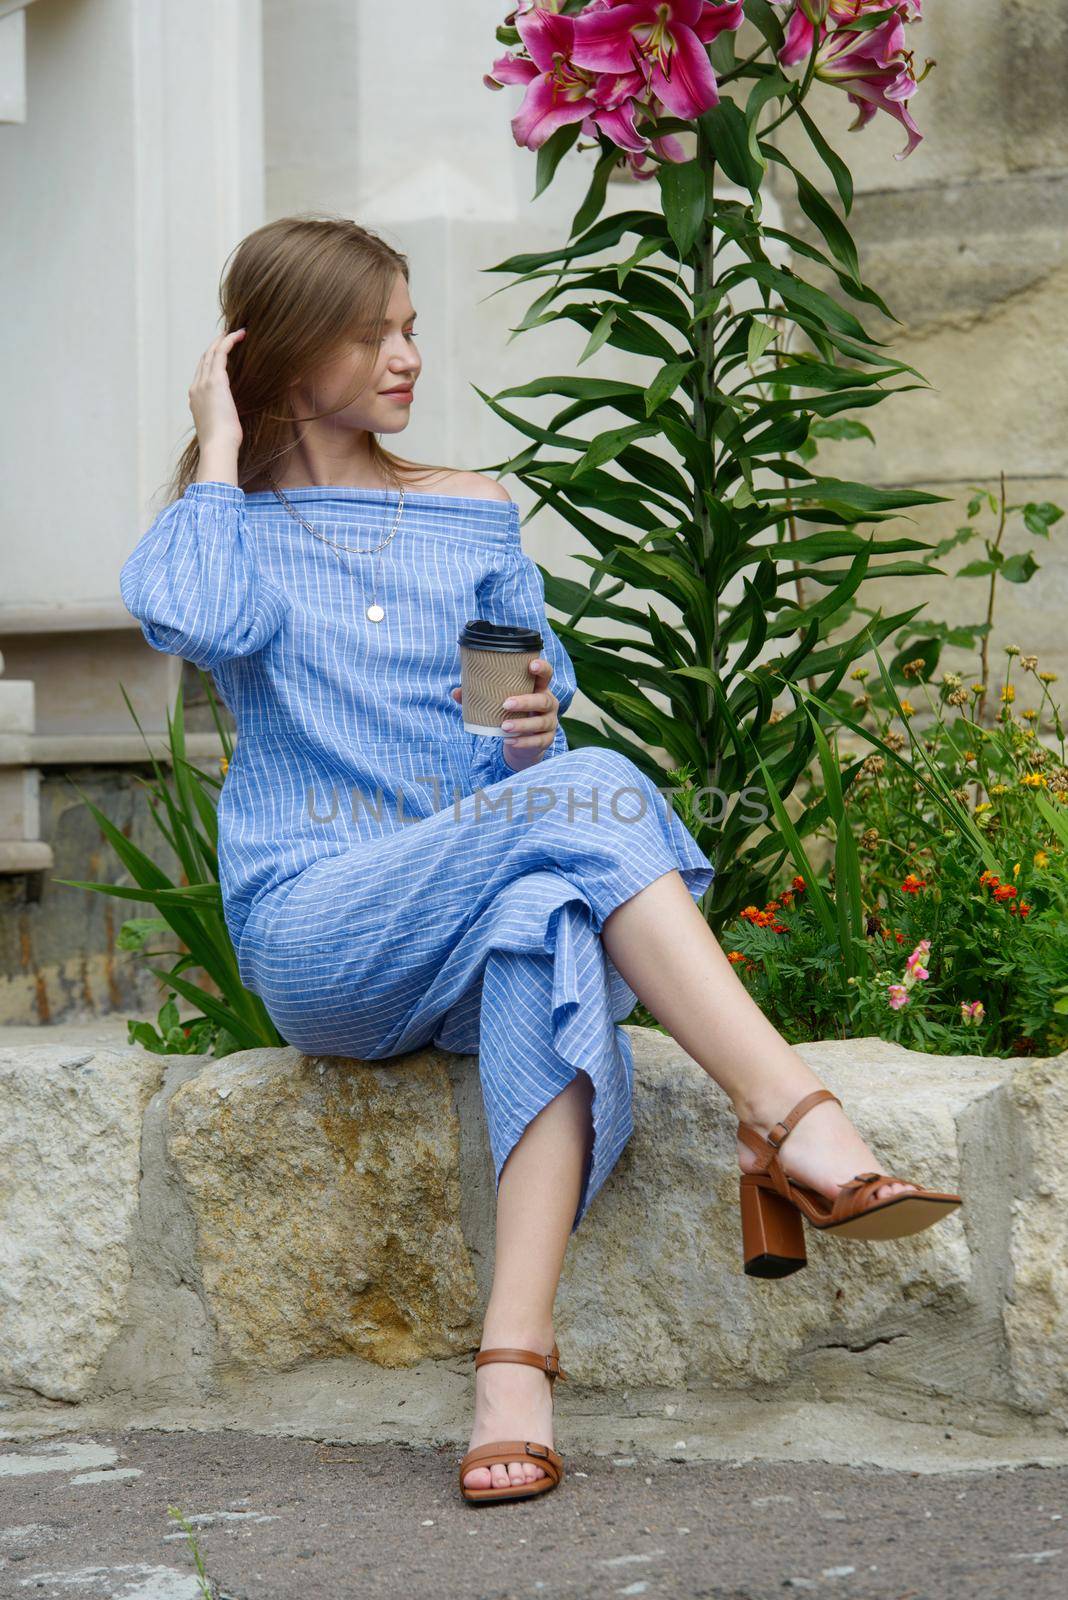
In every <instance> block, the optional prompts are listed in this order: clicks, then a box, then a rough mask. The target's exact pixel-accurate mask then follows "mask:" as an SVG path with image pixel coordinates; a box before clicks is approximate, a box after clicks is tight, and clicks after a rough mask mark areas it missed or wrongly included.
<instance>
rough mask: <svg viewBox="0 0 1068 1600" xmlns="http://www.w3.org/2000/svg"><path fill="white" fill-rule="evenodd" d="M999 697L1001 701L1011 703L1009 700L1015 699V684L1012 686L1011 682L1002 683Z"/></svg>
mask: <svg viewBox="0 0 1068 1600" xmlns="http://www.w3.org/2000/svg"><path fill="white" fill-rule="evenodd" d="M1001 698H1002V700H1003V701H1005V702H1006V703H1007V704H1009V703H1011V702H1012V701H1013V700H1015V699H1016V689H1015V686H1014V685H1013V684H1011V683H1006V684H1004V685H1003V686H1002V690H1001Z"/></svg>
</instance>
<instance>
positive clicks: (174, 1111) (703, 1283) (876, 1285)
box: [0, 1019, 1068, 1435]
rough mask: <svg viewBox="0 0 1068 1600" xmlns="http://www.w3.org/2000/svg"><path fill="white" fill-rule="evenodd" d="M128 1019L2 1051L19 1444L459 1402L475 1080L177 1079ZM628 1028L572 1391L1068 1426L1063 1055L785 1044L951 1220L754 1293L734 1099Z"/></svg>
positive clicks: (1, 1245) (475, 1288) (568, 1270)
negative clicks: (106, 1420) (408, 1385)
mask: <svg viewBox="0 0 1068 1600" xmlns="http://www.w3.org/2000/svg"><path fill="white" fill-rule="evenodd" d="M109 1022H110V1019H99V1020H98V1021H96V1022H93V1023H90V1024H87V1025H84V1026H83V1025H73V1026H71V1025H67V1026H65V1027H61V1028H55V1029H47V1028H40V1029H31V1028H7V1029H4V1028H0V1207H2V1210H0V1431H2V1429H3V1425H4V1423H5V1421H7V1420H8V1419H11V1420H14V1419H15V1418H16V1417H20V1416H25V1415H26V1414H27V1413H28V1412H30V1411H32V1410H33V1408H35V1407H38V1408H40V1407H43V1408H44V1409H45V1410H46V1411H47V1410H48V1409H49V1408H51V1409H52V1410H53V1411H56V1412H58V1411H62V1413H63V1415H64V1416H65V1417H67V1418H68V1419H69V1418H70V1417H72V1416H76V1415H77V1414H78V1413H77V1411H73V1412H72V1411H71V1410H70V1408H71V1407H75V1408H77V1407H79V1406H83V1407H86V1408H92V1410H93V1415H94V1417H95V1418H97V1419H99V1417H100V1415H101V1414H102V1412H101V1408H103V1412H104V1414H107V1408H108V1407H109V1406H111V1407H112V1408H113V1409H114V1414H115V1416H116V1418H119V1417H121V1416H122V1415H123V1414H124V1411H125V1409H127V1408H129V1407H131V1406H138V1405H140V1406H146V1405H151V1406H152V1407H154V1408H156V1409H157V1410H158V1409H159V1408H160V1407H163V1408H166V1407H167V1406H171V1407H175V1408H189V1407H190V1406H195V1405H196V1404H198V1403H203V1404H207V1403H208V1401H212V1402H213V1403H217V1402H219V1401H220V1399H222V1400H225V1399H226V1398H227V1397H229V1398H230V1399H231V1400H233V1401H236V1399H237V1397H238V1396H240V1395H246V1396H249V1397H250V1401H249V1403H250V1404H252V1403H253V1400H252V1397H255V1404H256V1405H257V1406H259V1407H260V1408H261V1409H266V1410H267V1411H269V1409H270V1404H269V1402H270V1398H271V1396H272V1395H277V1394H280V1393H281V1392H282V1391H283V1390H284V1389H285V1388H286V1386H287V1385H288V1386H289V1390H290V1392H292V1386H293V1384H294V1383H296V1382H299V1381H300V1379H301V1376H302V1375H303V1377H304V1379H305V1380H306V1381H307V1382H314V1383H317V1382H319V1381H320V1376H321V1381H323V1382H325V1381H327V1379H326V1374H329V1375H330V1381H331V1382H334V1383H338V1384H340V1385H341V1388H342V1389H343V1390H344V1391H345V1392H346V1393H349V1391H350V1390H351V1386H352V1384H353V1383H357V1384H358V1385H359V1386H361V1389H362V1392H363V1393H364V1394H365V1395H366V1397H367V1404H368V1406H370V1407H371V1408H373V1407H374V1405H375V1403H376V1401H375V1395H376V1394H377V1393H378V1387H376V1383H377V1385H380V1386H384V1385H385V1384H386V1382H387V1378H388V1373H389V1372H390V1371H392V1372H393V1373H394V1374H397V1373H403V1372H405V1371H410V1370H412V1369H416V1368H418V1369H419V1371H420V1373H421V1374H425V1373H426V1372H427V1370H428V1369H429V1370H431V1371H434V1370H440V1371H442V1372H443V1373H445V1372H447V1373H449V1374H451V1375H452V1377H451V1381H453V1382H455V1381H458V1380H457V1378H456V1376H455V1375H456V1374H457V1373H459V1374H461V1375H467V1376H469V1374H468V1367H469V1366H470V1365H471V1360H470V1358H471V1353H472V1352H473V1351H474V1350H476V1349H477V1348H478V1344H479V1340H480V1331H481V1311H482V1307H483V1305H484V1303H485V1297H486V1294H487V1292H488V1289H489V1278H490V1273H491V1270H492V1257H493V1239H494V1231H493V1223H494V1184H493V1165H492V1158H491V1155H490V1151H489V1146H488V1141H487V1138H486V1132H485V1121H484V1115H483V1110H482V1102H481V1090H480V1084H479V1078H478V1063H477V1059H475V1058H473V1057H461V1056H452V1055H449V1054H447V1053H445V1052H442V1051H439V1050H434V1049H429V1050H422V1051H419V1052H415V1053H413V1054H411V1055H408V1056H404V1057H395V1058H391V1059H390V1060H389V1061H388V1062H375V1063H361V1062H358V1061H347V1060H341V1059H337V1058H330V1057H328V1058H316V1057H308V1056H305V1055H303V1054H302V1053H301V1052H300V1051H299V1050H296V1049H294V1048H286V1049H261V1050H246V1051H241V1052H239V1053H236V1054H234V1055H230V1056H227V1057H225V1058H223V1059H221V1060H219V1061H213V1060H211V1059H208V1058H205V1057H183V1056H168V1057H159V1056H155V1055H153V1054H152V1053H151V1052H148V1051H145V1050H143V1049H142V1048H141V1047H140V1046H128V1045H126V1044H125V1043H124V1042H123V1036H124V1034H125V1021H124V1020H123V1021H122V1022H121V1024H120V1023H119V1022H118V1020H117V1019H116V1022H115V1024H114V1025H113V1026H109V1025H108V1024H109ZM628 1032H629V1034H630V1035H631V1039H632V1042H633V1045H634V1064H635V1079H634V1120H635V1133H634V1136H633V1137H632V1139H631V1141H630V1142H629V1144H628V1145H627V1147H626V1149H625V1150H624V1152H623V1154H622V1157H621V1159H620V1161H619V1163H618V1165H617V1167H616V1168H615V1170H614V1171H613V1173H612V1174H611V1175H610V1177H609V1179H608V1181H607V1183H606V1184H605V1186H604V1188H603V1190H602V1191H601V1193H600V1194H599V1195H598V1196H597V1198H596V1200H595V1201H594V1204H593V1206H592V1207H591V1210H590V1213H589V1215H588V1216H587V1218H586V1219H585V1220H584V1222H583V1225H582V1227H581V1228H580V1230H579V1232H578V1233H577V1234H576V1235H575V1236H574V1237H573V1238H572V1240H571V1241H570V1243H569V1247H568V1252H567V1257H566V1260H565V1266H564V1273H563V1277H562V1281H561V1287H560V1293H559V1297H558V1300H557V1307H556V1326H557V1334H558V1339H559V1344H560V1348H561V1352H562V1354H563V1360H564V1365H565V1367H566V1369H567V1371H568V1372H569V1373H570V1374H572V1380H573V1381H572V1385H571V1387H570V1389H569V1394H570V1393H575V1392H579V1391H580V1390H581V1389H585V1390H586V1391H587V1392H588V1393H590V1394H591V1395H594V1394H600V1395H601V1396H602V1397H603V1396H604V1395H606V1394H609V1393H615V1394H617V1395H618V1394H619V1392H620V1391H622V1393H623V1397H624V1400H625V1397H626V1395H627V1393H628V1392H630V1391H634V1392H638V1391H639V1390H640V1391H643V1392H644V1391H646V1390H648V1389H649V1388H656V1387H658V1386H659V1387H668V1388H672V1389H674V1390H682V1391H684V1392H687V1393H690V1394H692V1395H694V1396H695V1400H696V1398H700V1397H704V1399H706V1400H708V1399H712V1398H715V1397H716V1395H717V1394H722V1393H723V1392H727V1393H735V1394H739V1395H741V1394H744V1395H745V1396H747V1397H748V1398H750V1399H752V1400H753V1401H772V1402H775V1403H779V1402H782V1401H784V1400H787V1399H792V1400H797V1401H821V1402H826V1403H830V1404H842V1403H849V1404H854V1405H856V1406H858V1407H861V1406H867V1407H874V1408H875V1409H880V1408H881V1409H882V1410H883V1412H884V1413H885V1414H887V1415H893V1416H898V1417H907V1416H909V1415H910V1414H912V1412H913V1410H914V1408H915V1407H916V1406H918V1405H919V1404H920V1403H921V1402H923V1403H924V1404H928V1405H929V1404H932V1403H934V1404H937V1403H939V1402H943V1401H944V1402H946V1403H948V1404H950V1405H951V1406H953V1407H955V1408H958V1409H959V1408H961V1407H964V1406H967V1407H968V1408H969V1414H970V1415H976V1414H977V1413H982V1414H983V1415H985V1416H986V1417H987V1418H988V1419H991V1420H987V1422H986V1423H985V1424H984V1426H986V1427H987V1428H988V1430H993V1431H995V1432H996V1431H997V1429H998V1428H999V1427H1001V1426H1002V1425H1003V1424H1004V1419H1005V1418H1011V1419H1015V1425H1016V1426H1019V1425H1020V1424H1021V1423H1023V1424H1026V1425H1028V1426H1033V1427H1034V1428H1035V1429H1036V1430H1038V1431H1041V1430H1044V1429H1045V1430H1048V1429H1050V1428H1052V1429H1053V1430H1054V1431H1055V1432H1057V1433H1058V1434H1059V1435H1063V1434H1064V1433H1066V1432H1068V1275H1066V1270H1065V1263H1066V1261H1068V1178H1066V1177H1065V1175H1064V1160H1063V1155H1062V1150H1061V1143H1060V1139H1061V1136H1062V1135H1063V1134H1064V1133H1065V1131H1066V1130H1068V1056H1059V1057H1053V1058H1047V1059H1026V1058H1024V1059H1016V1060H1004V1061H1003V1060H981V1059H978V1058H976V1057H971V1056H967V1057H948V1056H930V1055H926V1054H923V1053H920V1052H915V1051H910V1050H905V1049H902V1048H899V1047H897V1046H894V1045H891V1044H889V1043H887V1042H885V1041H883V1040H880V1039H877V1038H866V1039H859V1040H830V1041H824V1042H820V1043H813V1044H807V1045H800V1046H799V1047H798V1049H799V1052H800V1054H801V1055H802V1056H803V1058H804V1059H805V1060H806V1061H807V1062H808V1064H809V1065H810V1066H811V1067H812V1069H813V1070H814V1071H815V1072H816V1074H817V1075H818V1077H819V1078H820V1080H821V1081H822V1082H823V1083H825V1084H826V1085H827V1086H828V1087H829V1088H831V1089H832V1090H833V1091H834V1092H835V1093H836V1094H837V1095H839V1097H840V1098H841V1099H842V1101H843V1103H844V1105H845V1108H846V1110H847V1112H848V1114H849V1115H850V1117H851V1118H852V1120H853V1121H854V1122H855V1123H856V1125H857V1127H858V1128H859V1129H860V1131H861V1133H862V1134H863V1135H864V1137H865V1138H866V1139H867V1141H868V1142H869V1144H870V1145H871V1146H872V1149H873V1150H874V1151H875V1152H876V1153H877V1155H878V1157H879V1162H880V1165H881V1166H882V1167H884V1168H885V1169H886V1170H887V1171H890V1172H893V1173H896V1174H898V1175H900V1176H904V1177H908V1178H913V1179H915V1180H916V1181H917V1182H920V1183H924V1184H927V1185H929V1186H930V1187H934V1188H946V1189H953V1190H958V1191H959V1192H960V1193H962V1194H963V1196H964V1205H963V1207H962V1208H961V1210H960V1211H958V1212H957V1213H955V1214H954V1215H953V1216H952V1217H950V1218H948V1219H947V1220H946V1221H944V1222H942V1223H940V1224H938V1225H937V1226H936V1227H934V1228H931V1229H929V1230H927V1231H926V1232H924V1233H922V1234H918V1235H915V1236H913V1237H911V1238H907V1239H901V1240H895V1241H891V1242H889V1243H882V1244H875V1243H862V1242H857V1241H847V1240H838V1239H834V1238H832V1237H823V1236H821V1235H820V1234H819V1233H817V1232H815V1231H814V1230H811V1229H806V1244H807V1250H808V1258H809V1261H808V1266H807V1267H806V1268H805V1270H804V1271H802V1272H798V1273H796V1274H794V1275H792V1276H791V1277H789V1278H787V1279H785V1280H759V1279H752V1278H748V1277H747V1276H745V1275H744V1274H743V1272H742V1259H741V1238H740V1223H739V1212H738V1185H737V1178H738V1168H737V1163H736V1155H735V1143H734V1131H735V1122H734V1119H733V1117H732V1116H731V1114H730V1106H729V1102H728V1101H727V1098H726V1096H725V1095H724V1094H723V1093H722V1091H721V1090H719V1089H718V1088H717V1087H716V1085H715V1084H713V1083H712V1082H711V1081H710V1080H709V1078H708V1077H707V1076H706V1075H705V1073H704V1072H703V1071H702V1070H701V1069H700V1068H699V1067H698V1066H697V1065H696V1063H695V1062H694V1061H693V1060H692V1059H691V1058H690V1057H689V1056H688V1055H687V1054H686V1053H685V1052H684V1051H682V1050H681V1049H680V1047H679V1046H678V1045H677V1044H675V1042H674V1041H673V1040H672V1039H670V1038H669V1037H667V1036H666V1035H663V1034H661V1033H659V1032H657V1031H655V1030H651V1029H642V1028H637V1027H630V1028H628ZM376 1373H377V1374H379V1375H380V1376H379V1379H378V1380H376V1379H375V1374H376ZM390 1381H393V1380H390ZM339 1392H340V1391H339ZM376 1415H377V1413H376ZM999 1419H1001V1420H999ZM94 1425H97V1426H99V1420H97V1421H96V1422H95V1423H94Z"/></svg>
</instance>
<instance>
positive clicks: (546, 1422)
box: [463, 1329, 555, 1489]
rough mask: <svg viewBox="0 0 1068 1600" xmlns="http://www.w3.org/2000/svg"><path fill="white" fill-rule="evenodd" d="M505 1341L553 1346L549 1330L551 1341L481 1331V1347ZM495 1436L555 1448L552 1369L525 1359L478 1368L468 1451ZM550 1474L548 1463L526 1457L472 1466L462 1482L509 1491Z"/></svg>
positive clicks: (516, 1345)
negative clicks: (540, 1370)
mask: <svg viewBox="0 0 1068 1600" xmlns="http://www.w3.org/2000/svg"><path fill="white" fill-rule="evenodd" d="M502 1345H505V1346H510V1347H513V1348H519V1349H521V1350H544V1351H545V1352H546V1353H548V1352H549V1351H550V1350H551V1349H552V1347H553V1334H552V1332H551V1331H550V1333H549V1336H548V1339H547V1340H546V1339H544V1338H542V1337H539V1338H537V1339H532V1338H530V1336H529V1335H528V1334H516V1333H514V1332H506V1333H502V1332H501V1330H500V1329H497V1330H494V1331H493V1333H492V1337H491V1336H490V1335H489V1334H488V1333H487V1332H486V1330H485V1329H484V1330H483V1334H482V1345H481V1348H482V1349H483V1350H491V1349H497V1348H498V1347H499V1346H502ZM494 1439H529V1440H530V1441H531V1442H532V1443H533V1444H547V1445H549V1446H550V1447H552V1448H555V1441H554V1438H553V1401H552V1387H551V1385H550V1383H549V1375H548V1373H546V1372H539V1371H538V1369H537V1367H531V1366H527V1364H526V1363H525V1362H522V1361H487V1362H486V1363H485V1364H484V1365H483V1366H481V1367H476V1368H475V1422H474V1427H473V1428H472V1430H471V1442H470V1444H469V1446H468V1449H471V1450H473V1449H474V1448H475V1446H476V1445H480V1444H490V1443H492V1441H493V1440H494ZM547 1476H548V1474H547V1473H546V1471H545V1469H544V1467H540V1466H537V1465H535V1463H534V1462H533V1461H530V1460H527V1459H526V1457H524V1458H523V1459H522V1460H521V1461H509V1462H507V1463H505V1462H499V1461H495V1462H494V1463H493V1465H492V1466H489V1467H471V1469H470V1470H469V1471H468V1472H466V1473H465V1474H464V1478H463V1483H464V1487H465V1488H466V1489H506V1488H507V1487H508V1486H509V1485H510V1484H512V1485H518V1484H524V1483H533V1482H534V1480H535V1479H536V1478H544V1477H547Z"/></svg>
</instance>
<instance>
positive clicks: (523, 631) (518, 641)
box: [459, 617, 542, 654]
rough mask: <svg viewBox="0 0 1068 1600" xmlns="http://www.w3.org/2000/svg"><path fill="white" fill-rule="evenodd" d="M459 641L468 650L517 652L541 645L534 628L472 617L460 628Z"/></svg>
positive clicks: (538, 634)
mask: <svg viewBox="0 0 1068 1600" xmlns="http://www.w3.org/2000/svg"><path fill="white" fill-rule="evenodd" d="M459 642H460V643H461V644H462V645H464V646H466V648H467V649H468V650H510V651H515V652H516V653H517V654H518V653H520V652H524V653H525V652H528V651H531V650H540V649H541V647H542V638H541V634H540V633H539V632H538V630H537V629H536V628H518V627H515V626H514V625H513V624H512V623H509V622H490V621H488V619H486V618H485V617H474V618H472V619H471V620H469V621H468V622H465V623H464V626H463V627H462V628H461V629H460V636H459Z"/></svg>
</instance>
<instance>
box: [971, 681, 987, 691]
mask: <svg viewBox="0 0 1068 1600" xmlns="http://www.w3.org/2000/svg"><path fill="white" fill-rule="evenodd" d="M985 693H986V684H985V683H973V684H972V694H985Z"/></svg>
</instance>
